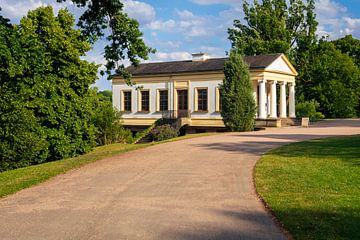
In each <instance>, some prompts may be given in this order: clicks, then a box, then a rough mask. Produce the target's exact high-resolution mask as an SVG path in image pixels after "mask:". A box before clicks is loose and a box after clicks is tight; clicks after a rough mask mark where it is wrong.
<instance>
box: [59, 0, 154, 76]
mask: <svg viewBox="0 0 360 240" xmlns="http://www.w3.org/2000/svg"><path fill="white" fill-rule="evenodd" d="M56 1H57V2H65V1H71V2H73V3H74V4H75V5H76V6H77V7H79V8H83V9H85V11H84V13H83V14H82V16H81V17H80V19H79V22H78V26H79V27H80V28H81V30H82V33H83V35H84V36H87V37H90V39H91V40H92V42H94V41H96V40H97V39H98V38H104V37H105V39H106V40H107V41H108V43H107V45H106V46H105V48H104V57H105V59H106V60H107V64H106V73H107V74H108V76H109V78H111V76H112V73H113V70H115V73H116V74H120V75H122V76H123V77H124V78H125V79H127V80H128V83H130V80H131V75H130V74H129V73H128V72H127V71H126V69H125V66H124V64H123V60H124V59H129V60H130V62H131V63H132V64H133V65H135V66H137V65H138V64H139V63H140V60H141V59H148V54H149V53H152V52H154V51H155V50H154V49H152V48H150V47H148V46H146V44H145V43H144V40H143V38H142V32H141V31H140V30H139V23H138V22H137V21H136V20H135V19H131V18H130V17H129V16H128V15H127V14H126V13H124V11H123V8H124V5H123V3H122V2H121V1H120V0H101V1H99V0H56Z"/></svg>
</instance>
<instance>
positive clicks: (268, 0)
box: [228, 0, 317, 55]
mask: <svg viewBox="0 0 360 240" xmlns="http://www.w3.org/2000/svg"><path fill="white" fill-rule="evenodd" d="M243 9H244V14H245V17H244V20H245V22H244V23H242V21H240V20H238V19H237V20H234V27H233V28H230V29H228V33H229V39H230V40H231V43H232V47H233V48H236V49H238V50H239V51H240V52H243V53H244V54H245V55H260V54H269V53H285V54H288V55H289V54H290V52H291V49H292V48H294V47H296V46H298V45H299V43H300V42H301V41H304V40H305V38H307V39H308V41H309V39H310V41H311V40H314V38H315V32H316V26H317V22H316V20H315V13H314V9H315V3H314V0H308V1H303V0H290V1H288V3H287V1H286V0H263V1H260V2H259V1H256V0H254V2H253V4H252V5H250V4H249V3H248V1H244V4H243Z"/></svg>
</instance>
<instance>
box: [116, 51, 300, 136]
mask: <svg viewBox="0 0 360 240" xmlns="http://www.w3.org/2000/svg"><path fill="white" fill-rule="evenodd" d="M226 60H227V58H209V57H208V56H207V55H206V54H201V53H200V54H193V59H192V60H188V61H173V62H159V63H144V64H140V65H139V66H138V67H137V68H134V67H133V66H130V67H128V71H129V72H130V73H131V74H132V75H133V79H132V82H133V83H134V85H133V86H129V85H127V84H126V83H125V81H124V79H122V78H120V77H115V78H114V79H113V83H112V91H113V105H114V107H116V108H117V109H119V110H120V111H122V112H123V124H124V125H125V126H128V127H132V128H136V127H138V128H143V127H146V126H149V125H151V124H152V123H153V122H154V121H156V120H157V119H159V118H169V119H171V118H173V119H181V122H182V123H181V124H182V125H186V128H187V130H188V131H190V132H191V131H195V130H196V131H199V132H201V131H205V130H209V129H212V130H214V129H217V130H221V129H223V128H224V124H223V121H222V118H221V115H220V111H221V109H220V108H221V104H220V91H219V85H220V84H221V83H222V81H223V79H224V73H223V67H224V63H225V61H226ZM245 61H246V62H247V64H248V65H249V66H250V77H251V81H252V83H253V93H254V98H255V99H256V103H257V107H258V112H257V115H256V124H257V126H274V127H279V126H281V122H283V121H284V120H285V121H289V119H292V118H295V77H296V76H297V72H296V70H295V68H294V67H293V66H292V65H291V63H290V62H289V60H288V59H287V58H286V56H285V55H283V54H269V55H260V56H247V57H245ZM287 89H288V90H287ZM278 96H279V97H278ZM278 98H279V99H278Z"/></svg>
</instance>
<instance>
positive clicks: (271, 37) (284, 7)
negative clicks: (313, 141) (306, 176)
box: [228, 0, 360, 117]
mask: <svg viewBox="0 0 360 240" xmlns="http://www.w3.org/2000/svg"><path fill="white" fill-rule="evenodd" d="M243 7H244V14H245V17H244V20H245V22H242V21H240V20H235V21H234V27H233V28H231V29H229V30H228V31H229V39H230V40H231V42H232V46H233V48H236V49H239V50H240V51H243V52H244V53H245V54H246V55H258V54H268V53H285V54H287V55H288V56H289V58H290V60H291V61H292V63H293V64H294V65H295V67H296V69H297V70H298V73H299V75H298V76H297V79H296V80H297V82H296V91H297V100H298V101H299V102H303V101H313V100H316V101H317V102H318V103H319V104H320V106H319V110H321V111H322V112H323V113H324V114H325V115H326V117H349V116H355V115H356V112H359V110H357V109H359V108H360V107H359V105H360V104H359V100H358V98H359V97H358V96H359V93H358V92H359V89H358V87H357V86H358V85H359V78H358V69H357V67H356V65H354V61H355V63H357V64H358V63H359V52H360V51H359V49H360V48H359V46H360V44H359V40H357V39H354V38H352V37H351V36H346V37H345V38H342V39H339V40H336V41H334V42H332V43H327V41H326V39H321V40H320V41H318V39H317V36H316V29H317V25H318V23H317V21H316V14H315V2H314V0H307V1H303V0H289V1H286V0H263V1H256V0H254V1H253V3H252V4H249V3H248V2H247V1H245V2H244V6H243ZM334 45H335V46H336V47H335V46H334Z"/></svg>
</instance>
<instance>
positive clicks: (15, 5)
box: [0, 0, 46, 19]
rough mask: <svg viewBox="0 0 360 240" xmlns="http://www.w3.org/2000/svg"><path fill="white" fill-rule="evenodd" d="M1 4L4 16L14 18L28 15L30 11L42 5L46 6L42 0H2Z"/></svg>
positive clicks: (0, 0)
mask: <svg viewBox="0 0 360 240" xmlns="http://www.w3.org/2000/svg"><path fill="white" fill-rule="evenodd" d="M0 6H1V8H2V12H3V14H4V16H6V17H8V18H10V19H13V18H16V19H18V18H21V17H22V16H24V15H26V14H27V13H28V11H30V10H34V9H36V8H38V7H41V6H46V4H45V3H44V2H42V1H38V0H30V1H8V0H0Z"/></svg>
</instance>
